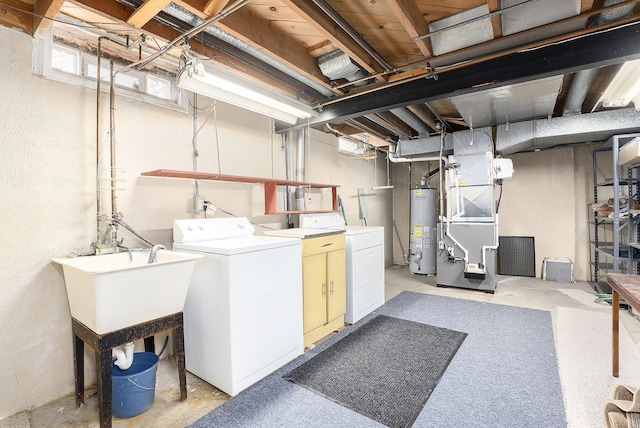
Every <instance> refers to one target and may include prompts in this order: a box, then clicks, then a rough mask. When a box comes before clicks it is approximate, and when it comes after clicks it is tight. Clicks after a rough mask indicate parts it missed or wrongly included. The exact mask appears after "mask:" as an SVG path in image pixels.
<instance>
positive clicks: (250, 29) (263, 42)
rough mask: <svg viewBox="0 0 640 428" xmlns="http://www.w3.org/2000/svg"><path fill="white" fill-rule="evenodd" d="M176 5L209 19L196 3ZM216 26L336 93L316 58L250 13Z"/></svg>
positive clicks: (181, 1)
mask: <svg viewBox="0 0 640 428" xmlns="http://www.w3.org/2000/svg"><path fill="white" fill-rule="evenodd" d="M174 3H176V4H177V5H179V6H182V7H184V8H186V9H188V10H189V11H191V12H192V13H195V14H196V15H198V16H199V17H200V18H202V19H207V18H208V16H207V15H206V14H205V13H204V12H203V11H202V10H197V9H196V8H194V5H193V1H185V0H175V1H174ZM215 26H216V27H218V28H220V29H222V30H224V31H226V32H227V33H229V34H231V35H232V36H234V37H236V38H238V39H239V40H241V41H243V42H245V43H247V44H249V45H250V46H252V47H253V48H255V49H258V50H260V51H261V52H263V53H264V54H266V55H268V56H270V57H271V58H273V59H274V61H277V62H280V63H283V64H285V65H286V66H287V67H289V68H291V69H292V70H295V71H297V72H298V73H301V74H303V75H304V76H305V77H307V78H309V79H310V80H313V81H314V82H315V83H317V84H319V85H322V86H323V87H325V88H326V89H329V90H332V91H334V90H333V88H332V87H331V83H330V81H329V79H328V78H326V77H325V76H324V75H323V74H322V72H321V71H320V67H319V66H318V61H317V60H316V58H314V57H313V56H311V55H310V54H309V53H308V52H307V51H306V49H305V48H304V47H303V46H301V45H300V44H298V43H297V42H296V41H295V40H293V39H292V38H291V37H289V36H288V35H287V34H285V33H283V32H281V31H279V30H278V29H276V28H275V27H273V26H271V25H269V22H268V21H265V20H263V19H260V18H259V17H257V16H255V15H254V14H253V13H251V12H250V11H249V10H248V9H246V8H242V9H240V10H238V11H236V12H234V13H233V14H231V15H229V16H227V17H226V18H224V19H223V20H221V21H218V22H216V24H215ZM334 92H335V93H336V94H337V93H338V92H336V91H334Z"/></svg>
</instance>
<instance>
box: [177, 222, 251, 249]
mask: <svg viewBox="0 0 640 428" xmlns="http://www.w3.org/2000/svg"><path fill="white" fill-rule="evenodd" d="M254 232H255V228H254V227H253V226H252V225H251V223H250V222H249V220H248V219H247V218H246V217H231V218H202V219H184V220H174V221H173V242H179V243H187V242H202V241H214V240H217V239H230V238H239V237H241V236H250V235H253V234H254Z"/></svg>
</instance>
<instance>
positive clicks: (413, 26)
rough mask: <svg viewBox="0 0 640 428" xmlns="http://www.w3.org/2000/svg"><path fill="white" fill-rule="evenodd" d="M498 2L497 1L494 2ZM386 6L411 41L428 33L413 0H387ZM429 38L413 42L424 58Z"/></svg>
mask: <svg viewBox="0 0 640 428" xmlns="http://www.w3.org/2000/svg"><path fill="white" fill-rule="evenodd" d="M495 1H498V0H495ZM387 5H388V6H389V8H391V10H392V11H393V13H394V14H395V15H396V17H397V18H398V20H399V21H400V23H401V24H402V26H403V27H404V29H405V30H406V31H407V33H408V34H409V36H411V38H412V39H415V38H416V37H419V36H422V35H424V34H428V33H429V24H427V21H426V20H425V19H424V17H423V16H422V12H421V11H420V8H418V5H416V2H415V0H389V1H387ZM429 40H430V39H429V38H425V39H420V40H415V41H414V42H415V44H416V46H417V47H418V49H420V52H421V53H422V55H424V56H425V57H426V58H429V57H430V56H431V46H430V42H429Z"/></svg>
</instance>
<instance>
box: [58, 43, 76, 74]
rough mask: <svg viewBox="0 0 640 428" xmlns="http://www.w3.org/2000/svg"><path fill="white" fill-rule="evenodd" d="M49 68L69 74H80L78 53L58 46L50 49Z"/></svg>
mask: <svg viewBox="0 0 640 428" xmlns="http://www.w3.org/2000/svg"><path fill="white" fill-rule="evenodd" d="M51 67H52V68H55V69H56V70H60V71H64V72H66V73H71V74H79V73H80V53H79V52H78V51H76V50H73V49H69V48H66V47H64V46H60V45H53V46H52V47H51Z"/></svg>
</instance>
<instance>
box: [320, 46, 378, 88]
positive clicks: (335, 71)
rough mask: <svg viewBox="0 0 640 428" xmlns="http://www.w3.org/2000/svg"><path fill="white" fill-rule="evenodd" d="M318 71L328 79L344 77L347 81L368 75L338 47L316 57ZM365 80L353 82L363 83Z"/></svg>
mask: <svg viewBox="0 0 640 428" xmlns="http://www.w3.org/2000/svg"><path fill="white" fill-rule="evenodd" d="M318 67H320V71H322V74H324V75H325V76H326V77H327V78H329V79H330V80H332V81H334V80H338V79H346V80H347V81H349V82H355V81H357V80H361V79H364V78H365V77H367V76H368V75H369V73H367V71H366V70H364V69H363V68H362V67H360V66H359V65H358V64H356V63H355V62H353V60H352V59H351V58H349V56H348V55H347V54H346V53H344V52H342V51H341V50H340V49H336V50H333V51H331V52H328V53H326V54H324V55H320V57H318ZM365 83H367V81H366V80H362V81H360V82H358V83H354V85H356V86H360V85H364V84H365Z"/></svg>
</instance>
